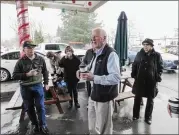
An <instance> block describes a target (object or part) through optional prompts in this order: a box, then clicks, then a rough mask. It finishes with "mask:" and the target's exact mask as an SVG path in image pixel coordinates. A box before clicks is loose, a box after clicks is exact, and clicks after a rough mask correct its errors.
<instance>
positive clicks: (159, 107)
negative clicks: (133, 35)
mask: <svg viewBox="0 0 179 135" xmlns="http://www.w3.org/2000/svg"><path fill="white" fill-rule="evenodd" d="M162 91H167V90H165V88H163V89H162ZM166 94H167V93H165V92H159V94H158V96H157V97H156V99H155V102H154V104H155V105H154V111H153V121H152V124H151V125H148V124H146V123H145V122H144V112H145V105H146V99H145V98H144V106H141V115H140V119H139V120H138V121H132V109H133V99H126V100H124V102H121V106H119V107H118V112H117V113H114V116H113V122H114V131H113V133H114V134H178V119H174V118H170V116H169V114H168V112H167V102H168V95H166ZM173 95H175V93H173ZM79 102H80V105H81V108H80V109H78V110H76V109H75V108H72V109H71V110H68V109H67V105H68V103H67V102H66V103H63V104H62V107H63V109H64V111H65V113H64V114H59V113H58V110H57V108H56V106H55V105H51V106H47V113H46V114H47V115H46V118H47V123H48V127H49V130H50V131H51V132H52V133H56V134H85V133H88V117H87V108H86V105H87V92H86V91H85V90H82V91H79ZM19 115H20V110H16V111H4V112H3V113H2V114H1V134H4V133H6V134H7V133H8V134H10V133H11V134H12V133H14V134H21V135H24V134H25V133H26V132H27V130H28V126H29V120H28V119H26V120H25V121H24V122H23V123H22V124H21V125H20V126H19V124H18V120H19Z"/></svg>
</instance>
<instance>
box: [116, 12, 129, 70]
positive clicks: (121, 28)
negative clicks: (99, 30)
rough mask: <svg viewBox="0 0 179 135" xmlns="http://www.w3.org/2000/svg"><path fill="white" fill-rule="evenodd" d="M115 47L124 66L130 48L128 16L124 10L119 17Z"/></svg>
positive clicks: (121, 64)
mask: <svg viewBox="0 0 179 135" xmlns="http://www.w3.org/2000/svg"><path fill="white" fill-rule="evenodd" d="M114 49H115V50H116V52H117V54H118V56H119V60H120V67H122V66H124V65H125V61H126V60H127V50H128V34H127V16H126V14H125V12H124V11H122V12H121V14H120V16H119V18H118V25H117V32H116V38H115V44H114Z"/></svg>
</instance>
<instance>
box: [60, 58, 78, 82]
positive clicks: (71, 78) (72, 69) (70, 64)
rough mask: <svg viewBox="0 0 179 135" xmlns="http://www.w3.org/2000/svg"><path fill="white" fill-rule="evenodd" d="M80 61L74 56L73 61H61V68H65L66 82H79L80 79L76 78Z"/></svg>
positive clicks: (63, 59)
mask: <svg viewBox="0 0 179 135" xmlns="http://www.w3.org/2000/svg"><path fill="white" fill-rule="evenodd" d="M80 63H81V62H80V59H79V58H78V57H77V56H75V55H73V58H72V59H68V58H65V56H64V57H63V58H62V59H61V60H60V62H59V66H60V67H62V68H64V80H65V81H66V82H78V81H79V79H78V78H77V77H76V71H77V70H79V65H80Z"/></svg>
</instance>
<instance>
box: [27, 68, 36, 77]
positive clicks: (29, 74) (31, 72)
mask: <svg viewBox="0 0 179 135" xmlns="http://www.w3.org/2000/svg"><path fill="white" fill-rule="evenodd" d="M37 74H38V72H37V70H36V69H32V70H30V71H29V72H28V73H26V75H27V76H36V75H37Z"/></svg>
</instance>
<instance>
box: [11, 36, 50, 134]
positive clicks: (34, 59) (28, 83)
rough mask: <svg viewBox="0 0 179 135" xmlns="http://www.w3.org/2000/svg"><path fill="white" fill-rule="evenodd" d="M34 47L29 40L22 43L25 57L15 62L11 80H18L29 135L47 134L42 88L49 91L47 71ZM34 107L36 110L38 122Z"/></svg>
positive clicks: (43, 61) (42, 59)
mask: <svg viewBox="0 0 179 135" xmlns="http://www.w3.org/2000/svg"><path fill="white" fill-rule="evenodd" d="M35 46H36V45H34V44H33V43H32V41H30V40H28V41H25V42H24V44H23V51H24V53H25V55H24V56H22V57H21V58H20V59H19V60H18V61H17V63H16V65H15V68H14V71H13V76H12V78H13V79H15V80H20V91H21V96H22V99H23V103H24V105H25V108H27V114H28V116H29V119H30V121H31V128H30V134H35V133H37V132H42V133H44V134H49V130H48V128H47V123H46V118H45V105H44V88H45V90H48V89H49V87H48V71H47V67H46V63H45V60H44V58H42V57H41V56H39V55H37V54H35V53H34V47H35ZM42 78H43V79H42ZM42 82H43V84H44V87H43V84H42ZM34 106H35V107H36V110H37V115H38V120H37V117H36V111H35V108H34ZM38 121H39V122H38Z"/></svg>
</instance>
